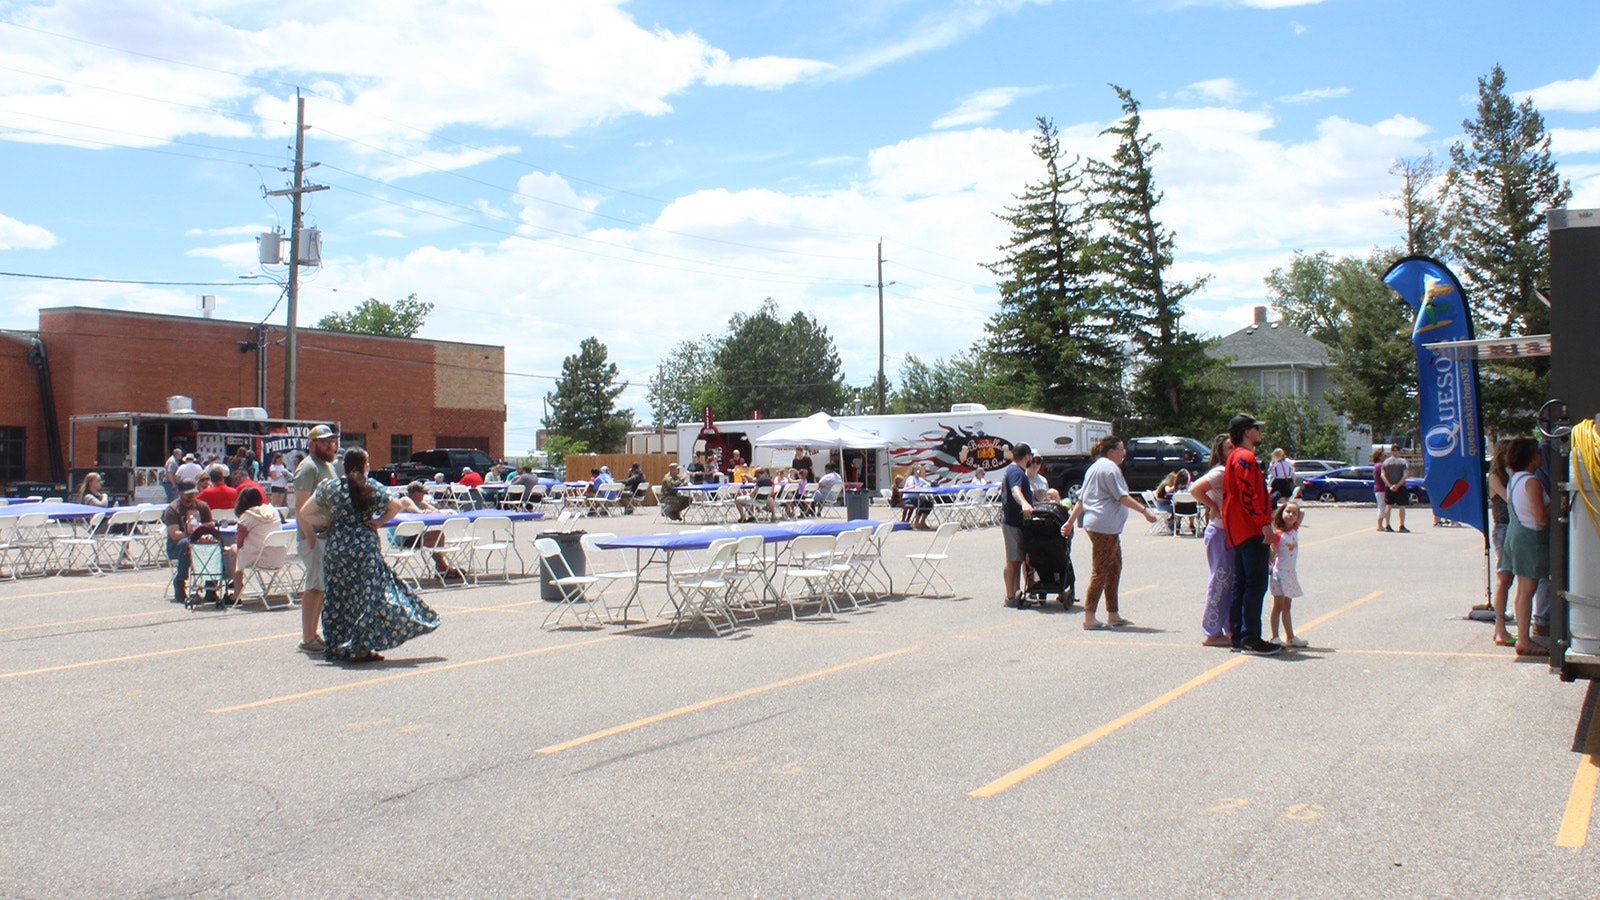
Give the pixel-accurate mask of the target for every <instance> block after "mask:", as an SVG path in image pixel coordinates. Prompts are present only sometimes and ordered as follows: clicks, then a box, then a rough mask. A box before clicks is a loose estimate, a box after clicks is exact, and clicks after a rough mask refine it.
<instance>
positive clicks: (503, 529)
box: [468, 516, 520, 584]
mask: <svg viewBox="0 0 1600 900" xmlns="http://www.w3.org/2000/svg"><path fill="white" fill-rule="evenodd" d="M472 538H473V542H472V544H471V546H470V550H471V554H472V555H471V556H470V557H469V562H470V563H471V566H470V568H469V569H468V574H469V575H470V576H471V578H472V582H473V583H474V584H476V583H477V582H478V579H479V578H481V577H482V574H484V573H482V572H481V570H480V568H479V565H478V560H480V559H481V560H483V564H484V566H485V567H488V566H490V565H491V564H492V563H493V562H494V558H495V556H496V555H498V556H499V557H500V580H501V581H510V580H511V568H510V566H511V553H512V552H513V551H514V550H515V547H514V546H513V545H514V544H515V542H516V537H515V536H514V535H513V533H512V531H511V520H510V519H508V518H506V517H505V516H479V517H477V518H476V519H473V520H472ZM519 561H520V558H519ZM488 571H489V572H492V571H493V569H492V568H491V569H489V570H488Z"/></svg>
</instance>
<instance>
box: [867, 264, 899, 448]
mask: <svg viewBox="0 0 1600 900" xmlns="http://www.w3.org/2000/svg"><path fill="white" fill-rule="evenodd" d="M887 283H888V284H895V282H893V281H890V282H887ZM884 284H885V282H884V280H883V238H878V415H880V416H881V415H883V414H884V413H885V412H888V410H889V397H888V394H889V383H888V381H887V380H886V379H885V378H884V375H883V286H884ZM867 287H872V285H870V284H869V285H867Z"/></svg>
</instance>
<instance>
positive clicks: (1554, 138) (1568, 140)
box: [1550, 128, 1600, 154]
mask: <svg viewBox="0 0 1600 900" xmlns="http://www.w3.org/2000/svg"><path fill="white" fill-rule="evenodd" d="M1550 149H1551V150H1552V151H1554V152H1556V153H1561V154H1567V153H1596V152H1600V128H1552V129H1550Z"/></svg>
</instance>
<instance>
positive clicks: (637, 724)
mask: <svg viewBox="0 0 1600 900" xmlns="http://www.w3.org/2000/svg"><path fill="white" fill-rule="evenodd" d="M925 646H927V645H926V644H915V645H913V646H910V647H902V648H901V649H899V650H891V651H889V652H888V653H879V654H878V655H876V656H869V657H867V658H865V659H858V660H854V661H852V662H847V663H840V664H839V665H837V666H829V667H828V668H826V669H818V670H817V671H815V672H807V673H805V674H804V675H796V676H794V677H792V678H785V679H783V680H781V681H774V682H770V683H768V684H763V685H759V686H757V687H752V688H745V689H744V690H742V691H735V692H734V693H732V694H724V695H722V696H721V697H712V698H711V699H709V700H701V701H700V702H699V703H691V704H689V705H688V706H680V707H678V708H677V709H671V710H668V711H666V712H664V713H657V714H656V715H653V716H646V717H645V718H643V719H635V720H633V721H632V722H627V723H624V724H622V725H616V726H613V727H611V728H606V729H603V730H601V731H595V732H592V733H590V734H586V735H584V736H582V737H576V738H573V739H572V740H570V741H564V742H562V743H560V744H551V745H550V746H548V747H541V748H539V752H540V753H560V752H561V751H563V750H571V749H572V748H573V747H579V746H582V745H584V744H588V743H591V742H593V741H598V740H601V739H602V738H608V737H611V736H613V735H618V734H622V733H623V732H626V731H633V730H634V729H636V728H643V727H644V726H646V725H654V724H655V723H657V722H664V721H666V720H667V719H672V718H676V717H678V716H683V715H688V714H689V713H692V712H699V711H700V710H702V709H709V708H711V707H713V706H717V705H718V704H722V703H729V702H732V701H734V700H741V699H743V698H745V697H753V696H755V695H756V694H764V693H766V692H767V691H775V690H777V689H778V688H781V687H788V686H789V685H791V684H799V683H800V682H802V681H810V680H811V679H813V678H821V677H822V676H824V675H832V674H834V673H835V672H843V671H845V670H846V669H853V668H855V667H856V666H864V665H867V664H869V663H875V662H881V661H883V660H886V659H890V658H892V657H896V656H899V655H901V654H903V653H910V652H911V651H913V650H920V649H922V648H923V647H925Z"/></svg>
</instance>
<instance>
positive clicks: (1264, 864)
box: [0, 504, 1600, 898]
mask: <svg viewBox="0 0 1600 900" xmlns="http://www.w3.org/2000/svg"><path fill="white" fill-rule="evenodd" d="M1308 510H1309V512H1308V516H1307V521H1306V524H1305V527H1304V531H1303V533H1302V544H1301V546H1302V550H1301V561H1300V574H1301V581H1302V583H1303V585H1304V586H1305V588H1306V590H1307V596H1306V597H1304V598H1302V599H1300V600H1298V601H1296V604H1295V621H1296V623H1297V625H1298V628H1297V631H1299V632H1301V633H1302V634H1303V635H1304V636H1305V637H1306V638H1307V639H1308V640H1309V641H1310V643H1311V647H1310V648H1307V649H1304V650H1300V651H1297V652H1293V653H1286V654H1283V655H1282V656H1279V657H1272V658H1256V657H1246V656H1242V655H1238V654H1230V653H1229V652H1228V651H1227V650H1226V649H1215V648H1205V647H1202V646H1200V637H1201V635H1200V628H1199V618H1200V611H1201V604H1202V600H1203V594H1204V584H1205V577H1206V572H1205V562H1204V555H1203V551H1202V548H1201V544H1200V542H1199V541H1198V540H1194V539H1190V538H1172V537H1165V536H1150V535H1146V534H1144V533H1143V527H1142V526H1139V525H1137V524H1136V520H1135V523H1130V531H1129V533H1128V534H1127V535H1126V536H1125V552H1126V571H1125V575H1124V580H1123V613H1124V615H1126V616H1127V617H1129V618H1130V619H1132V620H1133V621H1134V622H1135V623H1136V624H1135V626H1134V627H1131V628H1128V629H1125V630H1121V631H1098V632H1085V631H1084V630H1083V629H1082V628H1081V627H1080V624H1081V608H1075V609H1074V611H1073V612H1071V613H1063V612H1061V611H1060V609H1059V607H1055V608H1051V609H1046V610H1044V611H1039V610H1029V611H1017V610H1012V609H1007V608H1005V607H1003V606H1002V604H1001V593H1002V591H1001V588H1000V559H1001V541H1000V535H999V534H998V532H997V530H995V529H982V530H976V531H972V532H966V533H963V534H961V535H959V536H958V538H957V539H956V542H955V544H954V546H953V548H952V556H951V558H950V559H949V560H948V561H947V562H946V563H945V564H944V567H943V571H944V573H945V574H946V575H948V576H949V577H950V579H951V581H952V582H953V583H954V586H955V588H956V593H957V595H956V596H955V597H945V598H925V597H895V598H892V599H889V600H887V601H885V602H881V603H877V604H873V605H870V606H868V607H866V608H865V609H864V611H862V612H859V613H846V614H843V615H840V616H838V617H836V618H833V619H831V620H822V621H810V622H801V623H792V622H790V621H789V620H788V619H787V617H786V616H784V617H778V616H773V615H768V616H766V617H765V618H764V619H763V620H762V621H761V622H760V623H759V624H756V625H754V626H752V627H749V628H747V629H744V630H743V631H741V632H740V633H738V634H737V635H735V636H733V637H725V638H715V637H711V636H709V635H708V634H707V633H706V632H705V631H703V630H700V631H692V632H688V633H684V632H680V633H679V634H676V635H671V636H669V635H667V634H666V633H665V629H664V628H662V627H661V626H660V624H659V620H657V621H656V622H655V623H654V624H641V623H636V624H633V625H630V626H626V627H623V626H609V627H606V628H603V629H593V630H563V631H559V632H546V631H541V630H540V629H539V627H538V626H539V622H540V621H541V620H542V619H543V618H544V615H545V612H546V608H547V604H545V603H544V602H543V601H541V600H540V599H539V593H538V586H537V583H536V581H535V580H534V579H514V580H513V581H512V582H511V583H510V584H507V585H499V584H485V585H480V586H478V587H475V588H470V589H450V590H430V591H427V592H426V597H427V599H428V601H429V602H430V603H431V604H433V605H434V607H435V608H436V609H437V610H438V611H439V612H440V614H441V616H442V618H443V625H442V626H441V627H440V629H439V630H438V631H437V632H436V633H434V634H431V635H428V636H425V637H423V638H419V639H417V640H415V641H413V642H411V643H408V644H406V645H404V646H403V647H400V648H398V649H396V650H394V651H391V652H390V653H388V654H387V656H388V657H389V658H388V660H387V661H386V662H383V663H379V664H374V665H367V666H349V667H338V666H332V665H329V664H326V663H323V662H322V661H321V660H320V659H309V658H307V657H306V656H304V655H301V654H298V653H296V652H295V650H294V647H295V643H296V642H297V640H298V637H297V635H298V630H299V624H298V623H299V613H298V611H286V612H262V611H259V610H249V609H246V610H242V611H241V610H235V611H229V612H225V613H224V612H216V611H200V610H197V611H186V610H184V609H183V608H182V607H180V606H176V605H173V604H170V603H167V602H164V601H163V600H162V599H161V592H162V581H163V580H164V579H165V578H166V577H167V572H166V571H165V570H162V571H161V572H159V573H157V572H152V571H149V570H145V571H141V572H126V571H124V572H117V573H114V574H109V575H106V576H103V577H89V576H72V577H52V578H45V579H39V578H33V579H25V580H23V581H20V582H0V647H3V651H0V654H3V655H0V696H3V699H4V703H5V707H6V709H7V712H8V720H9V724H8V726H7V727H6V728H5V729H4V730H3V732H0V735H3V736H0V741H3V747H0V753H3V755H4V758H5V760H6V772H7V774H8V778H7V789H6V790H5V791H4V793H3V795H0V810H3V815H0V895H4V896H8V897H107V896H137V897H146V896H149V897H170V896H178V895H183V896H201V897H250V898H260V897H303V896H350V895H356V894H362V895H376V896H400V895H407V896H463V897H476V896H674V897H676V896H792V897H798V896H852V897H855V896H891V895H893V896H900V895H912V896H937V897H951V896H971V897H980V896H981V897H993V896H1008V897H1016V896H1025V897H1062V896H1091V895H1093V896H1119V897H1120V896H1147V897H1173V896H1184V897H1187V896H1241V897H1256V896H1293V897H1352V896H1358V897H1386V896H1394V897H1415V896H1440V897H1452V896H1453V897H1483V896H1506V897H1521V896H1526V897H1580V896H1584V897H1587V896H1592V894H1593V892H1594V885H1595V872H1596V871H1597V863H1600V856H1597V855H1596V854H1597V851H1596V849H1595V846H1594V844H1595V843H1596V842H1597V841H1600V835H1597V833H1596V830H1595V827H1594V825H1593V823H1592V821H1591V819H1590V812H1591V808H1592V805H1593V802H1594V795H1595V783H1594V773H1595V768H1594V761H1595V759H1596V758H1597V757H1600V737H1593V736H1591V729H1590V728H1589V721H1590V716H1592V713H1593V710H1594V708H1595V705H1596V699H1597V695H1596V693H1595V692H1592V691H1590V690H1589V687H1588V685H1586V684H1582V683H1579V684H1562V683H1561V682H1560V681H1559V679H1557V678H1556V677H1555V676H1553V675H1551V674H1550V673H1549V670H1548V668H1547V666H1546V665H1545V663H1544V661H1543V660H1540V661H1538V662H1528V661H1517V660H1516V659H1515V658H1514V656H1513V654H1512V651H1511V650H1510V649H1509V648H1501V647H1495V646H1493V644H1492V643H1491V641H1490V626H1489V625H1488V624H1486V623H1482V622H1475V621H1471V620H1469V619H1467V618H1466V615H1465V614H1466V612H1467V611H1468V609H1469V608H1470V607H1471V605H1472V604H1474V603H1476V602H1479V601H1480V599H1481V596H1482V590H1483V589H1482V583H1483V555H1482V538H1481V536H1480V535H1479V534H1478V533H1477V532H1475V531H1471V530H1468V529H1463V528H1431V527H1429V525H1428V520H1427V517H1426V515H1425V514H1422V515H1416V514H1414V515H1413V520H1412V523H1411V524H1412V525H1413V526H1414V527H1415V533H1413V534H1407V535H1398V534H1380V533H1377V532H1375V531H1374V530H1373V524H1372V512H1371V508H1370V507H1367V508H1366V509H1362V508H1359V507H1354V508H1325V507H1322V506H1320V505H1318V504H1311V505H1310V506H1309V507H1308ZM876 514H877V515H878V516H882V515H884V513H883V511H881V510H880V511H877V512H876ZM583 525H584V527H586V528H588V529H589V530H609V531H618V532H624V533H636V532H638V533H642V532H648V531H656V530H663V528H664V526H661V525H659V524H657V523H656V522H654V517H653V515H638V516H632V517H615V518H611V519H602V520H588V521H585V522H584V523H583ZM927 542H928V537H927V535H926V534H922V533H899V534H896V535H894V536H893V537H891V538H890V541H889V545H888V550H889V555H890V557H891V563H890V568H891V571H892V572H893V573H894V575H895V577H896V580H897V582H900V581H903V579H904V577H905V575H906V574H907V573H908V572H909V570H910V569H909V566H908V565H907V564H906V563H905V561H904V558H903V557H904V554H905V553H908V552H912V551H915V550H920V549H923V548H924V546H925V545H926V544H927ZM1073 560H1074V562H1075V563H1076V565H1077V568H1078V577H1079V580H1080V583H1085V582H1087V579H1088V547H1087V543H1086V542H1084V541H1079V542H1077V544H1076V546H1075V547H1074V550H1073ZM645 590H646V596H647V597H654V598H655V599H654V600H653V601H652V602H651V603H650V609H651V610H652V611H654V610H655V609H656V608H659V606H660V605H661V602H662V598H661V595H660V594H659V591H660V588H659V587H656V588H649V587H647V588H646V589H645ZM652 591H654V592H657V593H654V594H652ZM1269 606H1270V601H1269ZM1594 731H1595V732H1596V733H1597V734H1600V729H1595V730H1594ZM1586 740H1589V741H1591V742H1590V743H1589V744H1588V747H1587V749H1588V752H1587V753H1585V752H1583V751H1584V749H1585V743H1584V742H1585V741H1586Z"/></svg>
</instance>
